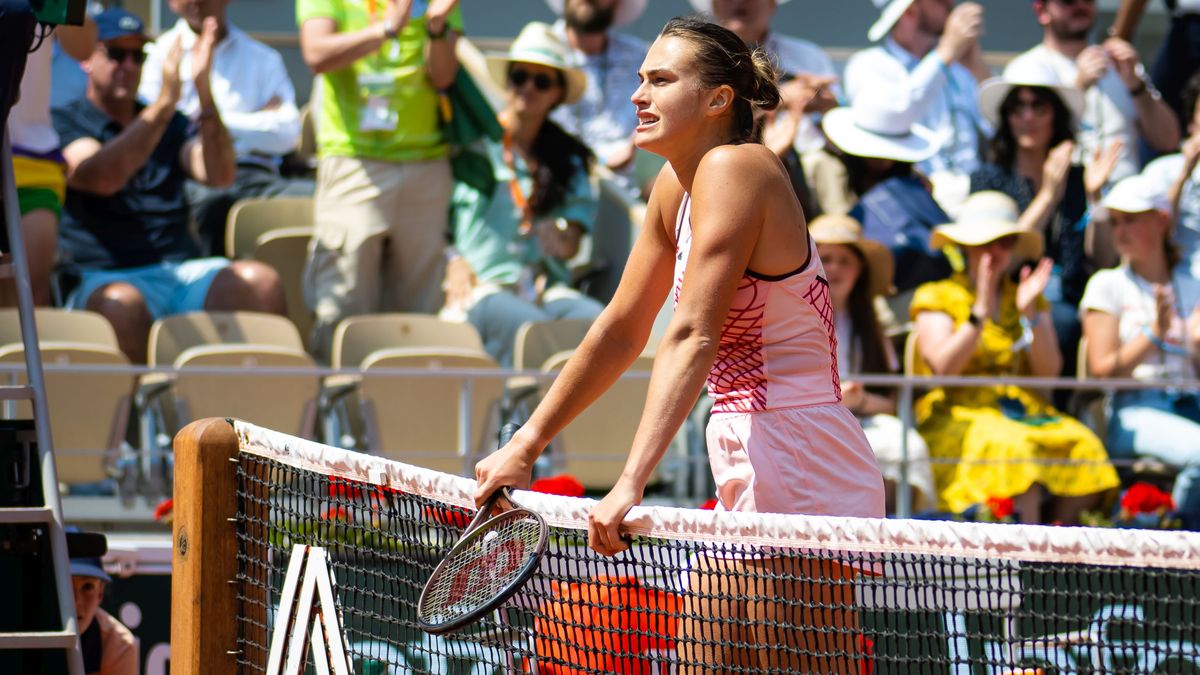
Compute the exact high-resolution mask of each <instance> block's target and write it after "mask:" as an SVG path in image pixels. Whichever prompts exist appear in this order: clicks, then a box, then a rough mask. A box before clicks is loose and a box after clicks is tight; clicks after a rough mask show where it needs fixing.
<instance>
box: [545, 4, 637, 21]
mask: <svg viewBox="0 0 1200 675" xmlns="http://www.w3.org/2000/svg"><path fill="white" fill-rule="evenodd" d="M649 1H650V0H617V12H616V14H615V15H614V16H613V25H614V26H628V25H629V24H631V23H633V22H634V21H637V20H638V17H640V16H641V15H642V12H645V11H646V4H647V3H648V2H649ZM546 4H547V5H549V6H550V11H552V12H554V13H555V14H557V15H559V16H562V13H563V5H565V4H566V1H565V0H546Z"/></svg>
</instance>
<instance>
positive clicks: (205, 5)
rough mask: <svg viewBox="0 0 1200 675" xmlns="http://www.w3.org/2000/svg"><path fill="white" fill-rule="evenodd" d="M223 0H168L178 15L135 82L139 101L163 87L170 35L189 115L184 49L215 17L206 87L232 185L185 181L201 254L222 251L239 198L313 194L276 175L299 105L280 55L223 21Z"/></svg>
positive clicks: (293, 136)
mask: <svg viewBox="0 0 1200 675" xmlns="http://www.w3.org/2000/svg"><path fill="white" fill-rule="evenodd" d="M229 1H230V0H170V1H169V3H168V4H169V5H170V7H171V11H173V12H175V13H176V14H178V15H179V17H180V18H179V20H178V21H177V22H175V25H174V26H173V27H171V29H170V30H168V31H167V32H165V33H163V34H162V35H161V36H159V39H158V41H157V42H156V43H155V44H154V46H152V47H151V48H150V51H149V54H148V55H147V57H146V64H145V68H144V71H145V74H144V75H143V77H142V84H141V86H140V87H138V95H139V96H140V97H141V99H142V100H143V101H153V100H155V99H156V98H158V93H159V91H160V90H161V89H162V79H161V77H160V73H161V72H162V64H163V61H164V60H165V59H166V57H167V52H168V51H169V50H170V48H171V45H172V44H174V43H175V40H179V41H180V44H181V45H183V49H184V57H183V65H182V72H183V73H185V77H184V79H183V94H182V95H181V96H180V98H179V112H181V113H183V114H184V115H187V116H189V117H194V116H195V115H196V114H197V112H198V111H199V110H200V100H199V97H198V96H197V95H196V87H195V84H194V83H193V82H192V80H191V79H190V78H188V77H186V73H188V72H190V65H189V59H188V56H187V52H188V51H189V50H190V49H191V48H192V46H193V45H194V44H195V43H196V40H197V39H198V38H199V35H200V32H201V30H202V28H203V25H204V21H205V20H206V19H208V18H209V17H212V18H213V19H214V20H216V22H217V46H216V48H215V49H214V51H213V57H212V58H213V64H212V75H211V78H212V87H211V88H212V91H213V99H214V102H215V103H216V105H217V108H218V109H220V111H221V121H222V122H223V123H224V124H225V128H226V129H228V130H229V134H230V135H231V136H232V137H233V149H234V152H235V153H236V154H237V174H236V175H235V176H234V179H233V184H232V185H230V186H228V187H223V188H212V187H209V186H207V185H204V184H203V183H199V182H196V181H189V182H188V183H187V192H188V203H189V204H190V205H191V208H192V218H193V220H194V221H195V222H196V224H197V226H198V229H199V234H200V249H201V252H202V253H203V254H204V255H225V222H226V218H227V216H228V215H229V209H230V208H232V207H233V204H234V202H236V201H237V200H239V199H246V198H249V197H273V196H276V195H281V194H296V195H308V194H312V184H311V182H309V181H307V180H305V181H292V180H288V179H285V178H283V177H282V176H280V175H279V162H280V158H281V156H283V155H286V154H287V153H289V152H291V151H292V150H293V149H294V148H295V147H296V141H297V140H298V139H299V138H300V112H299V111H298V110H297V109H296V91H295V90H294V89H293V88H292V81H291V80H290V79H289V78H288V74H287V70H286V69H285V68H284V65H283V58H281V57H280V56H279V53H278V52H276V51H275V50H274V49H271V48H270V47H268V46H266V45H264V44H263V43H261V42H259V41H257V40H255V39H254V38H252V37H250V36H249V35H246V34H245V33H244V32H242V30H241V29H239V28H238V27H237V26H234V25H233V24H231V23H229V20H228V19H227V18H226V16H225V8H226V7H227V6H228V5H229Z"/></svg>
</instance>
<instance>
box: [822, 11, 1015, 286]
mask: <svg viewBox="0 0 1200 675" xmlns="http://www.w3.org/2000/svg"><path fill="white" fill-rule="evenodd" d="M874 2H875V5H876V6H877V7H879V9H880V16H879V19H878V20H877V21H876V22H875V24H874V25H873V26H871V30H870V32H869V33H868V37H869V38H870V39H871V40H872V41H878V40H883V44H882V45H879V46H877V47H872V48H870V49H867V50H865V51H862V52H859V53H857V54H855V55H854V56H853V57H851V58H850V61H849V63H847V64H846V73H845V79H846V91H847V93H848V94H849V96H850V100H851V101H854V100H856V99H857V98H858V97H859V96H861V95H862V94H863V93H864V92H871V91H876V90H879V89H885V90H891V91H894V92H895V93H896V99H897V102H898V103H900V104H901V105H902V106H903V108H904V109H905V110H908V111H911V112H912V119H913V121H914V122H917V123H919V124H921V125H922V126H924V127H926V128H928V129H931V130H932V131H933V132H934V133H936V134H939V136H940V137H941V138H943V139H945V140H944V141H943V142H942V144H941V146H940V147H939V148H938V149H937V152H936V153H935V154H933V155H932V156H931V157H929V158H928V159H926V160H924V161H922V162H921V163H920V164H919V165H918V168H919V169H920V170H921V172H922V173H924V174H925V175H926V176H928V177H929V178H930V179H931V180H932V182H933V186H934V195H935V197H937V200H938V202H939V203H942V204H943V205H944V207H945V208H947V209H950V210H953V208H954V207H955V206H956V205H957V204H959V203H961V202H962V199H963V198H964V197H966V194H967V185H968V181H967V176H968V175H969V174H970V173H971V172H972V171H974V170H975V169H976V168H978V166H979V163H980V161H981V160H982V157H981V156H980V151H979V148H980V139H981V138H987V137H989V136H990V135H991V130H990V129H988V127H987V124H986V122H984V120H983V117H982V116H981V115H980V113H979V103H978V94H979V87H978V83H979V82H982V81H983V80H985V79H987V78H988V77H990V76H991V72H990V71H989V70H988V68H987V66H986V65H985V64H984V62H983V50H982V48H981V47H980V44H979V39H980V36H982V35H983V30H984V21H983V8H982V7H980V6H979V5H978V4H977V3H974V2H965V3H963V4H961V5H959V6H957V7H954V3H953V0H874ZM897 87H899V90H898V91H896V88H897ZM900 266H901V267H903V263H900Z"/></svg>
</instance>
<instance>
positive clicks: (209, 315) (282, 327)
mask: <svg viewBox="0 0 1200 675" xmlns="http://www.w3.org/2000/svg"><path fill="white" fill-rule="evenodd" d="M213 344H254V345H271V346H275V347H287V348H289V349H293V350H296V351H304V342H303V340H301V339H300V333H299V332H298V331H297V330H296V326H295V325H293V324H292V322H291V321H289V320H288V319H287V317H283V316H279V315H277V314H264V313H261V312H189V313H187V314H176V315H174V316H168V317H165V318H162V319H159V320H158V321H155V322H154V325H153V326H151V327H150V343H149V346H148V350H147V353H148V355H149V356H148V359H149V363H150V365H151V366H157V365H167V364H172V363H174V362H175V360H176V359H178V358H179V356H180V355H181V354H183V352H184V351H186V350H188V349H190V348H191V347H200V346H203V345H213Z"/></svg>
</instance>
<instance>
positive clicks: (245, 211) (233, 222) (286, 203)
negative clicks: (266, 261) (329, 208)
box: [225, 197, 313, 260]
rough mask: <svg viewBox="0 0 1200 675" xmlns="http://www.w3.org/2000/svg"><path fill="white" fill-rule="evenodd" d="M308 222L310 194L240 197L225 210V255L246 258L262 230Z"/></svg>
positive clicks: (250, 254) (310, 212) (306, 223)
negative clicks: (261, 197)
mask: <svg viewBox="0 0 1200 675" xmlns="http://www.w3.org/2000/svg"><path fill="white" fill-rule="evenodd" d="M312 225H313V200H312V197H267V198H264V199H241V200H238V202H237V203H236V204H234V205H233V208H232V209H230V210H229V220H228V221H227V226H226V228H225V254H226V255H228V256H229V257H230V258H231V259H233V260H238V259H241V258H250V257H252V256H253V255H254V249H255V247H256V246H258V239H259V237H261V236H262V235H263V233H264V232H268V231H270V230H275V229H279V228H284V227H288V228H291V227H312Z"/></svg>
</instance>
